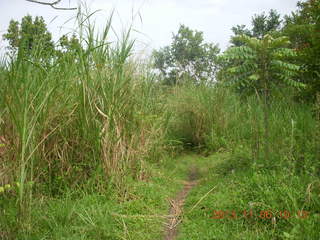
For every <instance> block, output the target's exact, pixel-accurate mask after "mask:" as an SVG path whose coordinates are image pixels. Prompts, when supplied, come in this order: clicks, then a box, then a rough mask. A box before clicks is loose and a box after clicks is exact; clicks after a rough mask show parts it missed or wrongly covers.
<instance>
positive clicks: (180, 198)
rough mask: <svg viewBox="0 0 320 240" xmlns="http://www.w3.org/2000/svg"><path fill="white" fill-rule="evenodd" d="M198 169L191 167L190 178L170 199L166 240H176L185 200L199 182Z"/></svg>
mask: <svg viewBox="0 0 320 240" xmlns="http://www.w3.org/2000/svg"><path fill="white" fill-rule="evenodd" d="M197 177H198V170H197V168H196V167H191V168H190V173H189V177H188V180H187V181H185V182H184V183H183V185H184V187H183V189H182V191H181V192H179V193H178V194H177V196H176V197H175V199H172V200H170V205H171V206H170V213H169V217H168V221H167V223H166V227H165V234H164V240H174V239H176V237H177V235H178V226H179V224H180V222H181V215H182V210H183V204H184V201H185V199H186V197H187V195H188V193H189V192H190V190H191V189H192V188H193V187H194V186H195V185H196V184H197V181H196V179H197Z"/></svg>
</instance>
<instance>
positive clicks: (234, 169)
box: [178, 153, 320, 240]
mask: <svg viewBox="0 0 320 240" xmlns="http://www.w3.org/2000/svg"><path fill="white" fill-rule="evenodd" d="M239 160H240V159H238V160H237V161H235V155H234V154H232V153H219V154H214V155H212V156H210V157H208V158H204V159H201V162H202V163H201V165H202V166H203V167H202V168H200V170H201V171H202V176H203V177H202V179H201V180H200V183H199V185H197V187H196V188H194V189H193V190H192V191H191V192H190V194H189V196H188V199H187V201H186V204H185V207H184V211H185V215H184V216H183V223H182V225H181V227H180V235H179V237H178V239H181V240H185V239H204V240H205V239H207V240H209V239H210V240H213V239H217V240H222V239H246V240H247V239H252V240H254V239H265V240H267V239H296V240H300V239H305V240H317V239H319V238H320V233H319V222H320V212H319V209H320V200H319V193H320V192H319V187H320V181H319V179H318V178H315V177H312V176H310V175H303V176H294V175H292V174H290V173H289V172H286V171H268V170H265V169H263V168H260V169H258V168H257V169H253V168H250V167H244V166H245V164H241V160H240V161H239ZM244 161H245V160H244V159H243V160H242V163H243V162H244ZM212 189H213V190H212ZM211 190H212V191H211ZM210 191H211V192H210ZM201 199H202V200H201ZM199 200H201V201H200V202H199ZM196 203H198V204H196ZM215 211H216V212H215ZM219 211H220V212H219ZM244 211H247V213H245V212H244ZM261 211H262V212H261ZM266 211H268V214H267V215H266ZM285 211H286V212H285ZM299 211H307V212H308V213H309V214H308V215H307V216H306V217H305V218H303V217H304V215H303V212H300V213H301V214H299ZM251 213H252V215H250V214H251ZM245 214H247V215H245ZM260 214H261V216H260ZM287 214H290V216H289V215H287ZM299 216H301V218H300V217H299Z"/></svg>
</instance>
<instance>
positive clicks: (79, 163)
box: [0, 12, 167, 230]
mask: <svg viewBox="0 0 320 240" xmlns="http://www.w3.org/2000/svg"><path fill="white" fill-rule="evenodd" d="M90 16H91V14H89V13H86V12H80V13H79V14H78V16H77V21H78V28H77V31H76V35H77V36H78V37H79V39H80V42H81V46H82V47H80V48H79V49H76V51H74V52H72V53H69V52H67V53H65V54H63V55H62V56H61V57H57V58H54V59H51V60H50V61H49V62H50V64H49V66H44V65H43V54H42V51H45V48H42V47H41V46H39V47H38V48H37V49H33V51H32V53H31V55H30V56H27V55H25V54H22V53H21V54H19V55H18V56H15V55H14V56H12V59H11V60H10V61H9V62H8V63H7V64H5V65H4V64H2V66H1V73H2V74H1V83H0V89H1V96H0V106H1V111H0V119H1V123H0V124H1V131H0V136H2V137H3V138H4V139H6V145H5V146H4V148H5V150H4V151H1V153H0V154H1V156H0V157H1V161H2V162H4V163H3V164H1V174H2V175H5V176H2V179H6V180H5V181H3V182H2V184H12V185H13V183H16V184H15V185H17V190H18V195H17V199H18V204H19V214H18V216H20V220H21V223H22V225H21V226H22V229H26V230H27V229H29V228H30V222H31V221H30V218H31V211H32V205H33V204H35V203H34V202H33V199H34V198H33V195H34V194H35V193H36V194H38V193H46V194H49V195H53V196H55V195H60V194H63V193H64V191H65V190H66V189H67V188H74V187H77V188H80V189H85V190H86V191H99V192H105V191H107V190H108V189H110V187H116V189H117V192H118V193H119V196H120V197H122V198H125V197H126V194H127V193H128V191H127V190H126V184H125V179H126V178H127V176H131V177H133V178H137V179H142V178H144V177H145V175H146V172H147V169H145V161H146V160H147V159H148V158H150V156H152V157H153V158H155V160H156V158H157V157H159V156H160V155H161V154H162V152H163V151H164V142H165V135H166V122H167V120H166V118H167V116H166V109H165V108H164V105H163V104H161V100H159V103H160V104H157V102H158V98H159V97H158V94H155V90H156V86H157V85H158V83H157V82H156V81H155V80H154V77H153V75H152V74H151V73H148V74H146V73H145V72H146V68H147V66H146V65H142V64H141V63H140V64H137V62H136V60H135V59H134V58H133V57H132V52H133V46H134V41H133V40H131V39H130V29H129V30H128V31H125V32H123V34H122V38H121V39H119V40H118V42H115V43H110V34H111V33H110V29H111V22H112V16H111V17H110V18H109V19H108V20H107V22H106V25H105V28H104V30H103V31H102V33H101V34H98V32H97V31H96V29H95V26H94V24H92V23H91V22H90Z"/></svg>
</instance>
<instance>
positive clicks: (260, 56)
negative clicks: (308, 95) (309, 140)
mask: <svg viewBox="0 0 320 240" xmlns="http://www.w3.org/2000/svg"><path fill="white" fill-rule="evenodd" d="M236 38H237V39H236V40H237V41H240V42H242V43H243V46H240V47H231V48H229V49H228V50H226V51H225V52H224V54H223V55H222V56H221V58H222V60H223V61H224V62H227V63H229V64H231V66H229V67H228V68H227V69H226V70H225V71H226V73H227V74H228V77H229V78H230V79H229V81H231V83H232V84H233V85H236V86H240V87H242V88H249V89H250V90H253V89H254V90H256V91H255V92H258V93H259V94H262V95H263V99H264V101H263V106H264V124H265V158H266V160H269V143H268V140H269V123H268V122H269V120H268V118H269V113H270V112H269V106H270V102H269V100H270V91H271V89H272V88H273V87H274V86H275V87H276V86H279V83H284V84H287V85H289V86H292V87H303V86H304V85H303V84H302V83H300V82H298V81H295V80H293V77H294V76H295V75H296V74H297V72H298V71H299V66H297V65H295V64H292V63H290V62H288V60H287V59H288V58H290V57H293V56H295V55H296V52H295V51H294V50H292V49H289V48H287V46H288V45H289V44H290V41H289V40H288V38H287V37H279V38H273V37H271V36H270V35H268V34H267V35H265V36H264V37H263V38H262V39H257V38H254V37H248V36H246V35H241V36H237V37H236ZM249 92H250V93H254V91H249Z"/></svg>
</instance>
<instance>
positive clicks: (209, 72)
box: [153, 25, 219, 85]
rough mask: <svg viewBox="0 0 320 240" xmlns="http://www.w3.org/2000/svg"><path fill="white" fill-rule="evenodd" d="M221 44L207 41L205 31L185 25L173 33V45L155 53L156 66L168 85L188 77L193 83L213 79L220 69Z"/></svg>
mask: <svg viewBox="0 0 320 240" xmlns="http://www.w3.org/2000/svg"><path fill="white" fill-rule="evenodd" d="M218 53H219V48H218V46H217V45H213V44H212V43H204V38H203V33H202V32H199V31H193V30H191V29H189V28H188V27H186V26H184V25H181V26H180V28H179V31H178V33H177V34H176V35H173V41H172V43H171V46H166V47H164V48H161V49H160V50H158V51H157V50H155V51H154V52H153V58H154V66H155V68H156V69H158V70H159V71H160V72H161V73H162V75H163V77H164V80H165V83H166V84H169V85H172V84H178V83H181V82H182V81H185V80H186V79H189V80H190V81H191V82H195V83H200V82H209V81H212V80H213V79H214V75H215V73H216V70H217V64H216V56H217V54H218Z"/></svg>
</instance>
